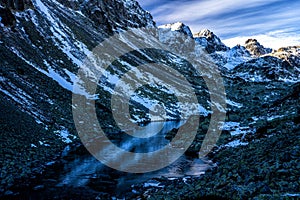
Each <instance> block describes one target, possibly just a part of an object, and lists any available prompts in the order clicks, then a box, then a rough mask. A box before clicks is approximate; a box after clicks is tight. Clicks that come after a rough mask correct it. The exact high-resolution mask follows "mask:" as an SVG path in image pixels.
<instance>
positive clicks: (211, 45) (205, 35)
mask: <svg viewBox="0 0 300 200" xmlns="http://www.w3.org/2000/svg"><path fill="white" fill-rule="evenodd" d="M194 37H195V39H196V41H197V42H198V43H199V44H200V45H201V46H204V47H205V49H206V51H207V52H208V53H213V52H215V51H227V50H229V48H228V47H227V46H226V45H225V44H223V43H222V41H221V40H220V38H219V37H218V36H216V35H215V34H214V33H213V32H211V31H210V30H208V29H204V30H202V31H200V32H199V33H196V34H194Z"/></svg>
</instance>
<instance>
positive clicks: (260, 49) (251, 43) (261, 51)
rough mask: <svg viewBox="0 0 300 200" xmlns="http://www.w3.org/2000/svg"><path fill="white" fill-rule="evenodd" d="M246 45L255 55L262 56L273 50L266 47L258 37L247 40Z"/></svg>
mask: <svg viewBox="0 0 300 200" xmlns="http://www.w3.org/2000/svg"><path fill="white" fill-rule="evenodd" d="M245 47H246V49H247V50H248V51H249V52H250V53H251V54H252V55H254V56H262V55H265V54H268V53H271V52H272V49H270V48H265V47H264V46H263V45H261V44H260V43H259V42H258V41H257V40H256V39H248V40H247V41H246V42H245Z"/></svg>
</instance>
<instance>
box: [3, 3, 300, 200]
mask: <svg viewBox="0 0 300 200" xmlns="http://www.w3.org/2000/svg"><path fill="white" fill-rule="evenodd" d="M0 23H1V24H0V52H1V54H0V57H1V63H0V96H1V106H0V108H1V113H2V114H0V123H1V137H0V142H1V149H0V159H1V165H0V167H1V186H0V193H1V195H2V196H3V195H4V196H9V195H14V194H15V193H14V192H15V191H18V190H19V189H20V188H24V187H31V186H32V185H31V182H32V181H29V180H36V177H39V176H41V174H43V173H45V172H44V169H45V166H47V165H48V166H49V165H52V164H53V162H51V161H53V160H59V158H60V157H61V152H62V151H63V149H65V147H66V146H68V145H70V146H72V145H73V144H74V143H80V140H79V137H78V132H77V130H76V127H75V124H74V120H75V121H76V119H73V112H74V109H75V110H76V109H77V108H76V106H75V105H72V97H74V95H75V96H79V97H80V99H81V100H82V102H84V105H89V104H91V103H93V102H94V101H95V102H96V103H95V104H96V112H97V117H98V119H99V121H101V127H102V128H103V129H104V130H107V132H108V133H109V134H110V135H112V138H114V139H115V138H117V137H119V135H120V134H121V132H122V131H121V130H120V129H119V128H117V127H116V126H115V124H114V122H113V120H112V119H113V116H112V109H111V108H110V105H111V102H110V99H111V97H112V95H114V94H115V93H114V92H113V90H114V89H115V87H116V84H117V81H116V80H119V79H121V78H122V76H123V75H124V74H126V73H127V72H129V71H133V72H134V73H133V76H132V77H129V80H130V81H132V82H131V83H132V84H131V85H129V86H128V85H126V87H125V85H124V87H123V90H122V88H121V90H120V91H119V93H116V96H119V97H122V95H125V94H126V93H127V92H128V91H129V90H130V89H132V88H131V87H133V86H134V85H135V84H136V83H137V82H138V81H137V80H139V79H141V74H142V75H144V74H143V73H142V72H143V71H140V70H138V69H137V66H139V65H143V64H149V63H160V64H161V65H163V66H168V67H171V68H172V69H175V70H177V71H178V72H179V73H180V74H181V75H183V77H185V78H186V79H187V80H188V82H189V84H191V85H192V89H193V91H194V92H195V94H196V98H197V100H198V102H199V105H194V104H193V103H190V104H188V105H182V104H180V103H178V99H177V98H176V95H175V93H174V92H172V91H171V92H170V90H169V89H168V86H169V85H173V87H174V88H182V90H180V91H179V94H180V97H181V98H182V99H183V102H190V101H189V99H190V94H189V93H188V94H186V93H185V92H187V91H189V90H188V88H187V87H186V85H184V84H182V83H181V82H180V79H179V78H177V79H175V78H174V76H173V75H172V74H171V72H169V71H164V73H163V74H161V76H162V77H163V79H164V80H166V81H169V83H170V84H169V85H168V84H167V85H165V86H161V85H160V84H159V81H160V80H159V79H156V78H152V77H151V76H148V79H146V82H147V81H148V82H150V83H151V84H148V85H146V86H145V87H142V89H140V90H137V91H136V92H135V93H134V94H133V95H132V96H131V100H130V109H131V116H130V118H131V120H132V121H134V122H138V123H142V122H147V121H149V120H161V119H164V118H167V119H168V120H174V119H180V118H184V117H187V116H190V115H192V114H195V113H200V115H201V116H202V117H203V119H204V120H203V121H201V123H200V126H199V129H198V135H197V136H196V139H195V140H194V142H193V144H192V146H191V147H190V148H189V149H188V154H189V155H192V156H196V155H197V152H198V151H199V149H200V147H201V145H202V143H203V141H204V134H205V133H206V132H207V130H208V128H209V127H208V122H209V121H210V119H211V116H212V113H213V111H216V110H217V111H220V112H224V111H225V109H226V122H225V123H224V127H223V131H222V135H221V138H220V140H219V143H218V146H215V149H216V151H215V154H216V155H211V156H212V158H214V159H215V160H216V162H218V163H219V167H220V168H218V169H216V170H215V171H213V172H209V173H208V174H207V175H206V176H205V177H204V178H201V179H199V180H198V179H197V180H195V182H194V183H195V185H196V187H195V188H194V190H189V192H188V193H187V194H186V195H191V193H193V195H194V196H195V197H201V196H205V195H216V196H222V191H227V193H226V195H230V192H232V193H234V194H235V193H237V194H236V195H237V196H234V197H236V198H239V197H245V196H246V195H248V193H247V192H248V191H250V190H252V189H253V188H255V187H254V186H253V187H249V188H243V189H237V190H236V189H235V188H236V187H237V184H246V183H253V184H254V183H255V182H256V179H253V180H252V179H251V181H250V180H248V179H247V177H246V178H245V177H241V176H240V178H238V177H235V176H236V173H242V171H243V170H244V171H247V170H248V168H247V167H250V166H251V165H256V164H257V163H253V162H254V161H253V160H250V161H249V160H246V157H247V155H246V153H245V156H243V158H244V157H245V162H246V164H247V165H245V168H239V167H240V165H238V166H237V168H238V169H240V170H242V171H241V172H240V171H239V172H232V173H231V175H232V176H234V178H230V180H232V181H231V182H230V184H229V185H228V186H226V184H225V185H224V184H223V183H218V184H219V185H218V186H211V187H212V188H211V189H212V190H211V191H213V192H210V191H209V190H207V191H206V190H203V192H202V193H201V192H199V193H198V189H199V187H202V185H204V184H205V183H209V184H211V185H213V183H211V182H209V180H207V179H208V178H206V177H208V176H215V177H216V179H217V178H220V177H223V176H222V173H223V174H225V175H224V177H223V178H227V176H230V175H229V171H230V170H232V169H231V168H230V165H229V164H228V165H229V166H228V165H226V164H222V163H223V162H225V161H223V159H224V157H226V155H228V154H231V153H232V152H242V151H243V150H244V149H246V152H248V151H250V150H249V149H251V150H253V148H256V149H257V151H254V152H256V153H257V154H258V155H259V156H261V159H260V160H259V161H260V162H261V163H262V164H261V165H264V164H263V162H267V161H265V159H269V158H267V157H266V158H265V157H264V154H263V151H264V148H267V147H268V146H269V147H271V146H272V145H273V144H274V143H276V142H277V141H279V140H283V138H286V139H287V140H289V139H290V138H291V139H293V141H295V142H294V143H288V142H287V141H283V142H282V145H281V146H280V152H278V155H279V157H281V156H284V155H283V154H285V152H290V151H295V152H294V153H293V154H292V155H293V156H292V157H291V158H290V159H287V161H284V160H283V161H281V160H279V161H276V162H277V163H279V164H281V165H284V164H285V163H290V162H292V163H291V165H294V162H296V161H297V158H299V156H298V157H297V155H298V153H299V146H297V141H299V127H298V125H299V114H300V107H299V105H300V104H299V99H300V98H299V81H300V62H299V59H300V55H299V53H300V51H299V49H300V47H299V46H295V47H285V48H280V49H278V50H273V51H272V50H270V49H267V48H264V47H263V46H262V45H260V44H259V43H258V42H257V40H254V39H251V40H248V41H246V43H245V45H244V46H241V45H237V46H236V47H233V48H231V49H230V48H229V47H226V46H225V45H224V44H223V43H222V41H221V40H220V38H218V37H217V36H216V35H215V34H214V33H213V32H211V31H209V30H203V31H200V32H199V33H197V34H194V35H193V34H192V33H191V31H190V29H189V27H188V26H186V25H184V24H182V23H180V22H178V23H175V24H168V25H165V26H161V27H158V28H157V27H156V25H155V22H154V21H153V20H152V17H151V15H150V14H149V13H148V12H146V11H144V10H143V9H142V8H141V7H140V6H139V5H138V3H137V2H136V1H134V0H111V1H106V0H89V1H83V0H71V1H60V0H58V1H50V0H32V1H30V0H23V1H17V0H1V1H0ZM141 28H147V29H141ZM149 29H151V31H149ZM145 30H146V31H145ZM147 30H148V31H147ZM122 33H125V34H122ZM126 33H130V34H126ZM115 34H119V35H120V37H119V38H118V39H117V42H111V43H109V44H110V46H109V47H110V48H111V49H110V50H109V51H108V52H115V53H116V54H120V55H121V56H120V57H118V58H117V59H115V58H114V56H113V55H108V56H107V57H106V58H107V60H104V61H103V60H101V59H100V61H99V59H98V60H97V56H99V55H95V48H96V47H97V48H98V49H100V50H102V51H104V52H105V51H106V49H104V48H105V47H107V46H105V44H106V43H105V41H107V39H109V38H114V35H115ZM110 41H111V40H110ZM99 44H100V46H99ZM141 44H143V45H141ZM101 45H102V46H101ZM145 46H146V47H147V48H145ZM97 48H96V50H97ZM101 48H102V49H101ZM128 49H130V50H133V51H129V52H128V51H126V50H128ZM177 52H181V53H182V52H183V54H185V55H187V56H188V57H189V58H190V57H193V58H196V59H195V60H200V61H198V62H196V63H197V64H199V65H202V66H204V68H203V71H202V72H201V74H199V72H198V71H196V70H195V69H194V68H193V67H192V66H191V63H190V62H189V60H186V59H183V58H182V57H180V56H179V55H178V54H177ZM87 57H88V58H89V59H90V60H89V61H92V62H94V61H95V63H96V64H98V65H99V66H100V65H104V64H107V63H108V61H110V60H111V59H113V60H112V62H109V67H108V69H107V70H106V72H105V73H103V74H101V75H102V76H101V79H100V81H99V80H98V78H99V77H95V74H93V70H95V69H94V68H93V67H94V65H92V66H91V67H90V68H88V67H86V68H84V71H83V72H84V74H85V75H86V76H87V77H88V79H89V80H90V82H91V84H96V85H97V95H96V96H95V95H93V94H92V93H91V92H90V91H88V90H87V89H85V88H84V87H83V88H82V87H80V84H78V82H77V81H78V79H77V77H78V76H77V72H78V70H79V69H82V66H85V64H86V58H87ZM100 58H102V57H100ZM212 63H213V65H215V66H216V67H217V69H214V68H213V67H212V66H210V65H207V64H211V65H212ZM206 65H207V66H206ZM156 67H157V66H154V65H151V66H149V68H148V69H149V70H150V71H151V70H152V71H154V73H155V71H158V69H157V68H156ZM216 72H218V73H220V74H221V75H222V78H223V80H221V81H223V82H224V87H225V88H224V89H225V91H226V104H227V106H223V105H217V104H216V102H214V101H213V100H212V99H210V94H209V92H211V95H213V96H220V97H222V95H221V94H220V92H221V91H210V89H211V88H210V87H209V86H208V85H207V81H206V80H207V79H208V77H213V75H214V74H215V73H216ZM146 74H147V73H146ZM96 75H97V74H96ZM215 81H219V80H215ZM182 85H183V86H182ZM177 95H178V93H177ZM122 101H123V100H122V98H121V100H120V102H122ZM158 102H161V105H163V107H164V109H165V110H166V113H165V114H164V115H163V116H162V114H161V113H156V114H155V107H154V105H156V104H158ZM74 106H75V108H74ZM87 107H88V106H87ZM179 107H183V108H184V109H185V110H184V111H182V112H178V108H179ZM225 107H227V108H225ZM72 109H73V110H72ZM151 112H152V113H153V112H154V115H155V118H154V117H153V116H152V114H151ZM80 122H81V121H80ZM86 123H87V122H86ZM291 132H292V133H291ZM261 138H264V139H263V140H262V145H260V143H259V141H260V139H261ZM269 138H270V139H269ZM70 146H69V147H70ZM260 146H263V147H260ZM288 146H290V147H289V148H288ZM235 148H236V149H237V150H236V149H235ZM260 148H262V149H260ZM281 150H282V151H281ZM218 152H221V153H218ZM236 154H238V153H236ZM257 154H254V153H253V154H250V156H251V157H252V158H253V159H254V157H255V156H257ZM294 154H295V155H294ZM234 155H235V154H234ZM272 155H273V154H272ZM272 155H271V156H272ZM238 156H239V155H235V156H233V160H232V161H231V162H235V161H236V162H242V161H243V159H242V161H238V160H239V158H236V157H238ZM274 156H276V155H274ZM272 159H273V158H272ZM272 159H271V160H272ZM274 159H275V158H274ZM248 161H249V162H248ZM275 164H276V163H275V161H274V162H273V160H272V163H271V164H269V165H268V164H266V165H265V166H264V167H266V168H267V167H268V166H274V165H275ZM276 165H277V164H276ZM222 167H223V168H224V169H226V170H227V171H224V172H223V171H222V172H221V171H220V170H222V169H223V168H222ZM292 169H293V173H295V174H293V176H295V177H297V175H298V174H297V173H299V167H298V166H294V167H293V168H292ZM279 170H282V168H274V169H273V168H271V171H270V172H268V173H267V174H269V175H270V174H273V173H275V174H278V177H279V175H280V174H281V172H280V171H279ZM297 170H298V172H297ZM253 173H256V171H255V172H253ZM252 175H253V174H250V175H249V176H252ZM230 177H231V176H230ZM264 178H265V177H263V178H261V179H264ZM276 178H277V176H276V177H275V178H274V180H277V179H276ZM286 178H287V177H286ZM235 179H238V180H239V181H234V180H235ZM240 179H241V180H240ZM180 181H183V180H176V183H174V184H175V186H176V187H177V186H178V185H180V184H182V185H184V183H182V182H180ZM243 181H244V182H243ZM272 181H273V179H272ZM272 181H271V182H272ZM282 181H283V182H284V181H290V182H292V183H293V184H295V185H294V186H293V187H292V186H286V185H285V184H282V186H278V185H271V183H270V182H265V183H264V184H265V185H267V186H268V188H269V189H266V190H264V191H265V193H267V194H268V195H270V194H272V192H273V193H276V195H279V196H280V195H283V194H284V193H285V192H292V193H299V191H297V184H298V186H299V183H298V182H297V180H294V179H291V180H290V179H289V180H286V179H284V178H282ZM33 182H34V181H33ZM222 184H223V185H222ZM265 185H263V186H262V187H261V188H264V186H265ZM225 186H226V187H225ZM216 187H217V188H216ZM228 187H230V188H231V190H230V189H228ZM261 188H259V189H261ZM298 188H299V187H298ZM141 190H142V191H141V195H145V194H151V192H153V191H155V192H156V190H157V188H154V189H153V188H150V190H149V191H146V192H145V191H144V190H145V188H142V189H141ZM186 190H187V189H186V188H184V187H183V189H182V191H181V190H178V192H182V193H184V192H185V191H186ZM240 190H242V191H243V192H241V191H240ZM253 190H255V189H253ZM270 191H271V193H270ZM161 193H162V195H170V193H168V192H167V193H164V191H160V193H159V194H161ZM260 193H264V192H260V191H258V190H255V192H251V193H250V194H249V195H250V196H251V197H255V196H258V195H259V194H260ZM151 195H152V194H151ZM180 195H181V193H180ZM193 195H192V196H193ZM224 195H225V194H224ZM226 195H225V196H226ZM239 195H240V196H239ZM183 197H187V196H183Z"/></svg>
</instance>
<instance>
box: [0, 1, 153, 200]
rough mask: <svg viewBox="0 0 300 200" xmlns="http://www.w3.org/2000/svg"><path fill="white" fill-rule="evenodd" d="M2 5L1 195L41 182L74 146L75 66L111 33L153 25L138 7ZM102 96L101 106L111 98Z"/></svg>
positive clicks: (113, 4)
mask: <svg viewBox="0 0 300 200" xmlns="http://www.w3.org/2000/svg"><path fill="white" fill-rule="evenodd" d="M0 3H1V4H0V17H1V18H0V52H1V53H0V59H1V62H0V97H1V102H2V104H1V113H2V114H1V115H2V116H1V139H0V140H1V150H0V155H1V156H0V160H1V161H0V162H1V172H3V173H2V175H1V180H2V184H1V187H0V193H1V195H3V194H4V192H5V191H6V189H7V188H9V187H11V186H12V185H13V184H14V181H15V180H20V179H29V177H30V176H35V175H36V174H39V173H40V172H41V170H42V169H43V168H42V166H43V165H44V164H45V163H46V162H49V161H51V160H53V159H54V158H55V157H56V156H57V155H60V152H61V151H62V149H63V148H64V147H65V146H66V145H67V144H68V143H70V142H72V141H76V140H78V137H77V133H76V130H75V127H74V123H73V116H72V91H73V85H74V82H75V79H76V73H77V71H78V69H79V66H81V65H82V63H83V61H84V59H85V58H86V57H87V55H90V54H91V51H92V49H93V48H94V47H96V46H97V45H98V44H99V43H101V42H102V41H103V40H104V39H105V38H108V37H109V36H111V35H112V34H113V33H116V32H118V31H122V30H126V29H130V28H138V27H154V26H155V23H154V22H153V21H152V17H151V15H150V14H149V13H147V12H146V11H144V10H142V9H141V8H140V6H139V5H138V3H137V2H136V1H117V0H116V1H61V2H58V1H50V0H33V1H5V0H2V1H0ZM81 94H83V95H87V94H86V93H85V92H84V91H81ZM103 95H104V97H103V99H101V101H104V99H105V95H106V96H107V95H109V93H108V92H106V93H105V92H104V94H103ZM87 98H88V95H87ZM105 105H106V104H105ZM98 107H99V112H100V113H101V112H102V111H103V110H105V106H104V103H102V102H100V103H99V105H98ZM101 109H102V110H101ZM100 110H101V111H100ZM102 117H103V119H104V121H105V119H108V120H109V118H108V117H106V116H105V114H103V116H102ZM107 126H108V125H107ZM20 149H22V150H21V151H19V150H20ZM16 151H19V153H16ZM2 164H3V165H2ZM34 174H35V175H34Z"/></svg>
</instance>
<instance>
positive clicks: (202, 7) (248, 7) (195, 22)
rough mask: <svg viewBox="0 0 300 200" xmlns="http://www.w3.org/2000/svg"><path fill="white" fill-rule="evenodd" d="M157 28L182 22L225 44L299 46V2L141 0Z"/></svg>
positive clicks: (296, 0) (271, 0) (194, 31)
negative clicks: (253, 40)
mask: <svg viewBox="0 0 300 200" xmlns="http://www.w3.org/2000/svg"><path fill="white" fill-rule="evenodd" d="M138 2H139V3H140V5H141V6H142V7H143V8H144V9H145V10H148V11H149V12H150V13H151V14H152V16H153V17H154V20H155V21H156V23H157V25H162V24H166V23H173V22H178V21H181V22H183V23H185V24H186V25H188V26H190V28H191V30H192V32H193V33H196V32H199V31H200V30H201V29H204V28H208V29H210V30H211V31H213V32H214V33H215V34H216V35H218V36H219V37H220V38H221V39H222V41H223V42H225V44H227V45H228V46H234V45H235V44H244V41H245V40H246V39H248V38H256V39H258V40H259V41H260V42H261V43H262V44H263V45H265V46H267V47H272V48H279V47H281V46H287V45H300V11H299V10H300V0H294V1H289V0H222V1H221V0H218V1H217V0H172V1H170V0H138Z"/></svg>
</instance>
